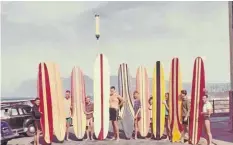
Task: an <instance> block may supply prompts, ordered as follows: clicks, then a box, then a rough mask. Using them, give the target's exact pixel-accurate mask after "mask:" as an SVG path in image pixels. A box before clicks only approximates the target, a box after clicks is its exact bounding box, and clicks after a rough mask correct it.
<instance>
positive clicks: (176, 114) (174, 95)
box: [169, 58, 183, 142]
mask: <svg viewBox="0 0 233 145" xmlns="http://www.w3.org/2000/svg"><path fill="white" fill-rule="evenodd" d="M169 85H170V89H169V94H170V96H169V122H170V128H171V133H172V139H171V141H172V142H178V141H180V138H181V132H182V131H183V126H182V124H181V117H182V116H181V103H182V100H181V98H180V97H179V95H180V91H181V89H182V81H181V73H180V65H179V59H178V58H173V59H172V64H171V72H170V82H169Z"/></svg>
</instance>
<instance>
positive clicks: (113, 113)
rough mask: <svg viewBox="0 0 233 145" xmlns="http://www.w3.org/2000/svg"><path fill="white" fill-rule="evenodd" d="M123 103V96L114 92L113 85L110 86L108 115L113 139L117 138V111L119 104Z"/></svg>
mask: <svg viewBox="0 0 233 145" xmlns="http://www.w3.org/2000/svg"><path fill="white" fill-rule="evenodd" d="M123 103H124V101H123V98H122V97H121V96H120V95H118V94H117V93H116V90H115V87H114V86H112V87H111V88H110V98H109V116H110V121H112V128H113V133H114V137H115V140H117V141H118V140H119V139H120V137H119V127H118V122H117V118H118V113H119V106H121V105H122V104H123Z"/></svg>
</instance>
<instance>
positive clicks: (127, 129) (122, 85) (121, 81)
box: [118, 63, 134, 138]
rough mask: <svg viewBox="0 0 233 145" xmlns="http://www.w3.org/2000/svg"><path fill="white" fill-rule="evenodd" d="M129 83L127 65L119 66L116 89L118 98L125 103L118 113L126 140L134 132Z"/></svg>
mask: <svg viewBox="0 0 233 145" xmlns="http://www.w3.org/2000/svg"><path fill="white" fill-rule="evenodd" d="M130 86H131V83H130V74H129V69H128V66H127V64H125V63H123V64H120V67H119V70H118V87H119V93H120V96H122V97H123V99H124V101H125V103H124V104H123V106H122V108H121V109H120V111H119V116H120V118H121V120H120V122H121V124H122V128H123V130H124V133H125V136H126V138H131V137H132V133H133V130H134V124H133V122H134V109H133V102H132V100H131V89H130V88H131V87H130Z"/></svg>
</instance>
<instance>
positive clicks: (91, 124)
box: [90, 118, 94, 140]
mask: <svg viewBox="0 0 233 145" xmlns="http://www.w3.org/2000/svg"><path fill="white" fill-rule="evenodd" d="M90 131H91V137H90V139H91V140H93V139H94V123H93V118H91V120H90Z"/></svg>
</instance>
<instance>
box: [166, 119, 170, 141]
mask: <svg viewBox="0 0 233 145" xmlns="http://www.w3.org/2000/svg"><path fill="white" fill-rule="evenodd" d="M165 128H166V135H167V138H168V139H169V140H170V139H171V133H170V129H169V124H168V117H166V118H165Z"/></svg>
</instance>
